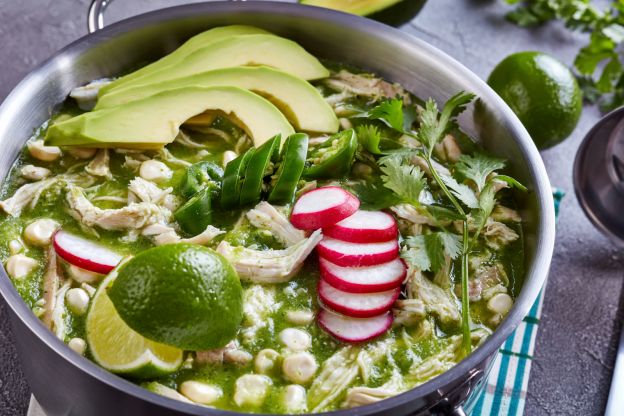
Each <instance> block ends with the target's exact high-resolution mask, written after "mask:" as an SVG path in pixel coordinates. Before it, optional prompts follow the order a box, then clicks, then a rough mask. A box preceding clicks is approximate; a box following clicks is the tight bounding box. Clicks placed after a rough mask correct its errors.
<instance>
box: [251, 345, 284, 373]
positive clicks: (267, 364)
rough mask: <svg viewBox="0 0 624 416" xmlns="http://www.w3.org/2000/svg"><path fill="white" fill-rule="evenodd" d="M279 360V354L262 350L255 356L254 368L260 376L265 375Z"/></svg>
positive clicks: (270, 350) (269, 350)
mask: <svg viewBox="0 0 624 416" xmlns="http://www.w3.org/2000/svg"><path fill="white" fill-rule="evenodd" d="M278 358H279V353H278V352H277V351H275V350H272V349H265V350H262V351H260V352H259V353H258V355H256V359H255V361H254V367H255V369H256V371H257V372H258V373H260V374H267V373H268V372H270V371H271V370H272V369H273V368H274V367H275V362H276V361H277V359H278Z"/></svg>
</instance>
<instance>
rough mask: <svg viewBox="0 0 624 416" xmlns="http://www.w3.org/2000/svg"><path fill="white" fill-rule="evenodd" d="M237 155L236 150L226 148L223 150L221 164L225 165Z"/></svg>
mask: <svg viewBox="0 0 624 416" xmlns="http://www.w3.org/2000/svg"><path fill="white" fill-rule="evenodd" d="M237 157H238V155H237V154H236V152H233V151H231V150H226V151H225V152H223V166H225V165H227V164H228V163H230V162H231V161H233V160H234V159H236V158H237Z"/></svg>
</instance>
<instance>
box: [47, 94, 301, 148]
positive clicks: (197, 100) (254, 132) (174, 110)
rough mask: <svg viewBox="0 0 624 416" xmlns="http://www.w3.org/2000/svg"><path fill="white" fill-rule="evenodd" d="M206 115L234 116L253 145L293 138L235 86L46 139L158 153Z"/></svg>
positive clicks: (93, 121) (62, 125)
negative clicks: (276, 137) (214, 112)
mask: <svg viewBox="0 0 624 416" xmlns="http://www.w3.org/2000/svg"><path fill="white" fill-rule="evenodd" d="M208 110H218V111H220V112H222V113H225V114H228V115H231V116H232V117H234V118H235V119H236V120H237V121H239V122H240V123H241V124H242V125H243V126H244V130H245V131H246V132H247V133H248V134H249V135H250V136H251V137H252V139H253V141H254V144H255V145H256V146H258V145H260V144H262V143H264V142H265V141H266V140H268V139H270V138H271V137H273V136H274V135H275V134H276V133H279V134H281V135H282V136H284V137H288V136H289V135H291V134H293V133H294V130H293V128H292V126H291V125H290V123H288V120H286V118H285V117H284V116H283V115H282V113H281V112H280V111H279V110H278V109H277V108H276V107H275V106H274V105H273V104H271V103H270V102H269V101H267V100H265V99H264V98H262V97H260V96H259V95H256V94H254V93H251V92H249V91H247V90H243V89H240V88H236V87H206V88H202V87H186V88H178V89H173V90H167V91H164V92H161V93H159V94H156V95H154V96H151V97H147V98H144V99H142V100H137V101H132V102H129V103H126V104H122V105H119V106H116V107H113V108H110V109H105V110H101V111H94V112H90V113H85V114H82V115H80V116H77V117H73V118H70V119H68V120H65V121H61V122H58V123H54V124H52V126H50V128H49V129H48V132H47V135H46V139H45V140H46V144H49V145H56V146H89V147H115V146H120V147H125V148H141V149H145V148H158V147H162V146H163V145H165V144H167V143H171V142H173V140H174V139H175V138H176V136H177V134H178V132H179V129H180V126H181V125H182V124H183V123H184V122H185V121H186V120H188V119H189V118H191V117H193V116H196V115H198V114H202V113H204V112H205V111H208Z"/></svg>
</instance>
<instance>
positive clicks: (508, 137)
mask: <svg viewBox="0 0 624 416" xmlns="http://www.w3.org/2000/svg"><path fill="white" fill-rule="evenodd" d="M227 24H249V25H255V26H259V27H262V28H265V29H267V30H269V31H272V32H274V33H276V34H279V35H282V36H286V37H289V38H291V39H293V40H295V41H297V42H299V43H300V44H302V45H303V46H304V47H305V48H306V49H308V50H309V51H310V52H312V53H314V54H315V55H317V56H320V57H323V58H327V59H331V60H335V61H339V62H346V63H350V64H352V65H356V66H359V67H361V68H364V69H368V70H371V71H373V72H376V73H378V74H379V75H381V76H383V77H385V78H386V79H389V80H392V81H396V82H399V83H401V84H403V85H404V86H405V87H406V88H408V89H409V90H410V91H412V92H414V93H415V94H416V95H418V96H420V97H429V96H431V97H433V98H434V99H436V100H438V102H445V101H446V100H447V99H448V98H449V97H451V96H452V95H453V94H455V93H456V92H457V91H459V90H467V91H472V92H474V93H475V94H476V95H477V96H478V97H480V101H479V102H478V103H477V105H475V106H473V107H474V108H472V109H470V110H469V111H467V112H466V113H465V114H463V115H462V117H461V119H460V124H461V125H462V128H463V129H464V130H465V131H466V132H467V133H469V134H470V135H472V136H473V137H481V138H482V144H483V145H484V146H485V147H486V148H487V149H488V150H489V151H491V152H492V153H495V154H497V155H500V156H503V157H505V158H507V159H508V160H509V161H510V166H509V171H510V173H511V174H513V175H514V176H515V177H517V178H518V179H519V180H520V181H521V182H523V183H524V184H526V185H528V187H529V189H530V192H529V193H527V194H524V195H518V197H519V203H520V211H521V214H522V216H523V219H524V225H525V228H524V236H523V237H524V240H525V247H526V253H527V256H526V265H525V266H526V278H525V282H524V286H523V288H522V291H521V293H520V295H519V297H518V298H517V300H516V304H515V306H514V308H513V309H512V311H511V312H510V313H509V315H508V316H507V318H506V319H505V320H504V321H503V323H502V324H501V326H500V327H499V328H498V330H497V331H496V332H495V333H494V334H493V335H492V336H491V337H490V338H489V339H488V340H487V341H486V342H485V343H484V344H483V345H482V346H481V347H480V348H478V349H477V350H476V351H475V352H474V353H473V354H472V355H470V356H469V357H468V358H466V359H465V360H463V361H462V362H460V363H459V364H458V365H457V366H455V367H454V368H452V369H451V370H449V371H447V372H446V373H444V374H442V375H440V376H438V377H436V378H435V379H433V380H431V381H429V382H428V383H425V384H423V385H421V386H418V387H416V388H414V389H412V390H410V391H408V392H405V393H403V394H401V395H398V396H396V397H393V398H390V399H387V400H384V401H381V402H378V403H375V404H373V405H369V406H365V407H360V408H356V409H351V410H340V411H336V412H331V414H332V415H336V416H338V415H360V416H364V415H389V414H391V415H396V416H400V415H412V414H421V413H422V414H436V413H439V412H444V413H446V412H449V413H450V412H452V411H453V409H455V407H456V405H458V404H461V403H463V402H465V401H466V400H467V399H469V398H470V396H471V395H472V396H474V395H473V394H472V393H473V392H474V391H475V390H476V389H477V387H479V386H481V385H482V384H483V382H484V380H485V378H484V376H485V375H486V374H487V373H488V372H489V368H490V367H491V364H492V361H493V358H494V356H495V354H496V352H497V350H498V348H499V347H500V345H502V343H503V342H504V340H505V339H506V338H507V337H508V336H509V335H510V334H511V332H512V331H513V330H514V329H515V327H516V326H517V325H518V324H519V322H520V321H521V319H522V318H523V317H524V316H525V315H526V313H527V312H528V310H529V308H530V307H531V306H532V304H533V302H534V301H535V299H536V298H537V295H538V293H539V291H540V289H541V287H542V286H543V283H544V281H545V279H546V276H547V273H548V268H549V265H550V260H551V257H552V252H553V246H554V235H555V218H554V210H553V200H552V194H551V188H550V184H549V181H548V177H547V174H546V170H545V168H544V165H543V163H542V160H541V158H540V155H539V153H538V152H537V149H536V148H535V146H534V144H533V142H532V141H531V139H530V137H529V135H528V134H527V132H526V130H525V129H524V127H523V126H522V125H521V123H520V121H519V120H518V119H517V118H516V116H515V115H514V114H513V113H512V111H511V110H510V109H509V108H508V107H507V106H506V105H505V103H504V102H503V101H502V100H501V99H500V98H499V97H498V96H497V95H496V94H495V93H494V92H493V91H492V90H491V89H490V88H489V87H488V86H487V85H486V84H485V83H484V82H483V81H482V80H480V79H479V78H478V77H477V76H476V75H474V74H473V73H472V72H470V71H469V70H468V69H466V68H465V67H464V66H462V65H461V64H459V63H458V62H456V61H455V60H453V59H452V58H450V57H449V56H447V55H445V54H444V53H442V52H440V51H439V50H437V49H435V48H433V47H432V46H429V45H428V44H426V43H425V42H423V41H420V40H418V39H415V38H414V37H412V36H410V35H407V34H405V33H402V32H400V31H398V30H395V29H392V28H390V27H388V26H385V25H382V24H380V23H376V22H374V21H370V20H367V19H364V18H359V17H356V16H351V15H347V14H344V13H339V12H334V11H330V10H326V9H319V8H312V7H307V6H301V5H296V4H285V3H278V2H247V3H236V4H232V3H229V2H210V3H203V4H192V5H188V6H178V7H174V8H169V9H163V10H159V11H156V12H152V13H148V14H145V15H141V16H137V17H134V18H131V19H128V20H124V21H123V22H120V23H117V24H114V25H112V26H110V27H107V28H105V29H103V30H100V31H97V32H96V33H94V34H92V35H88V36H85V37H83V38H81V39H79V40H78V41H76V42H74V43H73V44H71V45H69V46H68V47H66V48H64V49H63V50H61V51H60V52H58V53H57V54H56V55H54V56H53V57H51V58H50V59H49V60H48V61H46V62H45V63H43V64H42V65H41V66H39V67H38V68H37V69H35V70H34V71H33V72H31V73H30V75H28V76H27V77H26V78H25V79H24V80H23V81H22V82H21V83H20V84H19V85H18V86H17V87H16V88H15V89H14V90H13V92H12V93H11V94H10V95H9V97H8V98H7V99H6V100H5V102H4V103H3V104H2V106H0V142H1V143H2V147H3V149H4V151H3V152H2V153H1V154H0V177H2V178H5V177H6V175H7V173H8V170H9V168H10V166H11V164H12V163H13V161H14V160H15V158H16V157H17V155H18V154H19V152H20V150H21V149H22V146H23V144H24V142H25V141H26V140H27V139H28V138H29V136H30V135H31V133H32V132H33V130H34V129H35V128H37V127H38V126H39V125H41V124H42V123H43V122H44V121H46V120H47V119H48V118H49V117H50V115H51V114H52V112H53V111H54V109H55V106H56V105H58V103H61V102H62V101H63V100H64V99H65V98H66V96H67V94H68V92H69V91H70V89H71V88H73V87H75V86H78V85H81V84H84V83H86V82H88V81H90V80H93V79H97V78H102V77H107V76H113V75H116V74H119V73H122V72H123V71H127V70H130V69H132V68H136V67H137V66H139V65H141V64H144V63H146V62H149V61H151V60H153V59H155V58H157V57H159V56H162V55H163V54H165V53H168V52H170V51H171V50H173V49H175V47H177V46H178V45H179V44H180V43H181V42H183V41H184V40H185V39H187V38H188V37H190V36H192V35H193V34H195V33H198V32H200V31H203V30H206V29H208V28H210V27H214V26H220V25H227ZM0 294H1V295H2V296H3V297H4V298H5V299H6V301H7V302H8V305H9V308H10V315H11V321H12V323H13V328H14V335H15V340H16V344H17V350H18V352H19V355H20V357H21V361H22V366H23V369H24V372H25V374H26V377H27V379H28V381H29V383H30V386H31V388H32V390H33V392H34V394H35V396H36V397H37V399H38V400H39V402H40V403H41V405H42V407H43V408H44V409H45V411H46V412H47V413H48V415H49V416H57V415H80V416H85V415H89V416H100V415H102V416H104V415H106V416H109V415H117V416H125V415H150V416H170V415H172V416H173V415H232V414H235V413H232V412H226V411H219V410H213V409H208V408H203V407H200V406H193V405H189V404H185V403H182V402H177V401H174V400H170V399H167V398H164V397H161V396H158V395H156V394H153V393H150V392H148V391H147V390H144V389H142V388H140V387H138V386H136V385H134V384H132V383H130V382H128V381H126V380H124V379H122V378H120V377H117V376H115V375H113V374H111V373H108V372H106V371H104V370H103V369H101V368H99V367H98V366H96V365H95V364H93V363H92V362H90V361H89V360H87V359H85V358H82V357H79V356H78V355H76V354H75V353H74V352H73V351H71V350H70V349H69V348H68V347H66V346H65V344H63V343H62V342H61V341H60V340H58V339H56V338H55V337H54V335H53V334H52V333H51V332H50V331H48V330H47V329H46V328H45V327H44V326H43V325H42V324H41V323H40V322H39V320H38V319H37V318H36V317H35V316H34V315H33V314H32V312H31V311H30V310H29V308H28V307H27V306H26V304H25V303H24V302H23V301H22V300H21V298H20V297H19V295H18V294H17V292H16V291H15V290H14V288H13V285H12V283H11V282H10V280H9V278H8V276H7V275H6V273H5V271H4V270H1V271H0ZM432 407H433V408H432ZM429 409H430V410H429Z"/></svg>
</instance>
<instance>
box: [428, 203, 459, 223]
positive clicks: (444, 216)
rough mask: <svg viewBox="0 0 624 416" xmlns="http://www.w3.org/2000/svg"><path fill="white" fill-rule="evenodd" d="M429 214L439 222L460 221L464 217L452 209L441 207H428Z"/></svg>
mask: <svg viewBox="0 0 624 416" xmlns="http://www.w3.org/2000/svg"><path fill="white" fill-rule="evenodd" d="M425 208H426V209H427V212H429V214H431V216H432V217H433V218H435V219H436V220H438V221H458V220H463V219H464V217H463V216H461V215H460V214H459V213H457V212H455V211H453V210H452V209H449V208H446V207H441V206H439V205H426V206H425Z"/></svg>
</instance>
